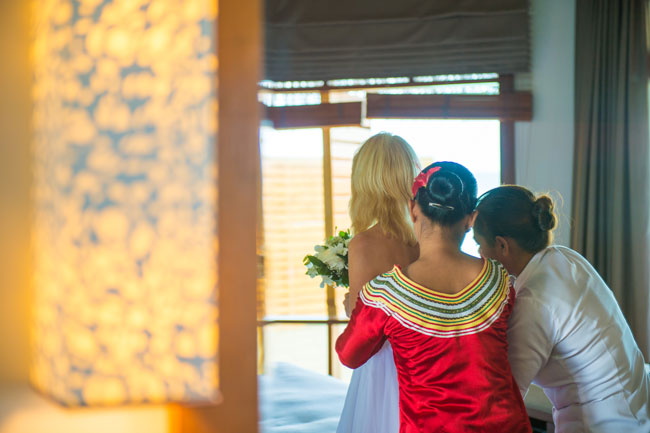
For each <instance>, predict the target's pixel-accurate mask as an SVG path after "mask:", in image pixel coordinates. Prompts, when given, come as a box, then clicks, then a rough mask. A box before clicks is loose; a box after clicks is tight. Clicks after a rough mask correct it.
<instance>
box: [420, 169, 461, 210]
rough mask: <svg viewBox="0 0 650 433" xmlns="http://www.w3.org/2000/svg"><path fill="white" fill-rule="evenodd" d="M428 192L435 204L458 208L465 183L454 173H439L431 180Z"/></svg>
mask: <svg viewBox="0 0 650 433" xmlns="http://www.w3.org/2000/svg"><path fill="white" fill-rule="evenodd" d="M427 192H428V193H429V196H430V197H431V199H432V201H433V202H435V203H438V204H441V205H444V206H450V207H453V208H456V207H458V205H459V204H460V195H461V194H462V192H463V182H462V181H461V180H460V178H459V177H458V176H457V175H456V174H454V173H452V172H448V171H439V172H437V173H434V175H433V176H431V178H430V179H429V184H428V185H427ZM459 210H460V209H459Z"/></svg>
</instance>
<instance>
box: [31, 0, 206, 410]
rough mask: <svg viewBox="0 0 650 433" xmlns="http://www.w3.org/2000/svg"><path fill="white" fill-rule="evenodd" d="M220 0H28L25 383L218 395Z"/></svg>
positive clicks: (73, 389)
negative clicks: (29, 204) (28, 340)
mask: <svg viewBox="0 0 650 433" xmlns="http://www.w3.org/2000/svg"><path fill="white" fill-rule="evenodd" d="M216 3H217V2H216V1H213V0H184V1H182V2H179V1H173V0H37V1H35V2H34V9H33V16H34V24H35V27H34V42H33V53H32V54H33V63H34V71H35V77H34V92H33V93H34V95H33V97H34V118H33V125H34V131H35V132H34V135H35V138H34V143H33V154H34V201H35V211H34V231H33V243H34V246H33V250H34V266H35V271H34V285H35V295H34V296H35V298H34V319H33V320H34V326H33V331H34V332H33V343H34V355H33V363H32V366H31V379H32V383H33V384H34V386H35V387H36V388H37V389H39V390H40V391H42V392H43V393H45V394H47V395H48V396H51V397H52V398H54V399H55V400H57V401H58V402H60V403H62V404H64V405H67V406H106V405H116V404H130V403H148V402H152V403H153V402H191V403H201V402H211V401H215V399H217V397H218V383H217V380H218V379H217V377H218V376H217V326H216V323H217V303H216V302H217V297H216V275H217V272H216V250H217V240H216V216H217V209H216V164H215V156H216V152H215V136H216V128H217V125H216V118H217V112H216V107H217V104H216V68H217V56H216V52H215V26H216V17H217V11H216Z"/></svg>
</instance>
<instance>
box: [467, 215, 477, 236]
mask: <svg viewBox="0 0 650 433" xmlns="http://www.w3.org/2000/svg"><path fill="white" fill-rule="evenodd" d="M477 216H478V212H477V211H474V212H472V213H471V214H469V215H468V216H467V217H466V220H465V233H467V232H468V231H470V230H471V229H472V227H474V223H475V222H476V217H477Z"/></svg>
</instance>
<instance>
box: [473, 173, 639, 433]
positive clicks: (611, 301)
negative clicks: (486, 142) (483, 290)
mask: <svg viewBox="0 0 650 433" xmlns="http://www.w3.org/2000/svg"><path fill="white" fill-rule="evenodd" d="M477 211H478V215H477V218H476V222H475V226H474V233H475V237H476V241H477V242H478V244H479V245H480V251H481V254H482V255H484V256H485V257H489V258H494V259H496V260H498V261H500V262H501V263H502V264H503V265H504V266H505V267H506V269H507V270H508V272H509V273H510V274H511V275H513V276H514V277H516V279H515V282H514V287H515V291H516V293H517V298H516V299H517V301H516V303H515V307H514V312H513V314H512V316H510V323H509V331H508V343H509V359H510V365H511V367H512V372H513V375H514V377H515V380H516V381H517V384H518V386H519V389H520V391H521V392H522V394H525V393H526V391H527V389H528V387H529V385H530V384H531V382H532V383H535V384H537V385H539V386H541V387H542V388H543V389H544V392H545V394H546V395H547V397H548V398H549V400H550V401H551V402H552V403H553V407H554V408H553V420H554V422H555V427H556V431H557V432H558V433H568V432H603V433H605V432H606V433H618V432H621V433H622V432H650V398H649V394H650V382H649V379H648V375H647V374H646V372H645V365H644V360H643V355H642V354H641V351H640V350H639V348H638V347H637V344H636V342H635V341H634V337H633V336H632V332H631V331H630V328H629V326H628V324H627V322H626V321H625V318H624V317H623V313H622V312H621V310H620V308H619V306H618V304H617V302H616V299H615V298H614V295H613V293H612V291H611V290H610V289H609V288H608V287H607V285H606V284H605V282H604V281H603V280H602V278H601V277H600V276H599V275H598V273H597V272H596V270H595V269H594V268H593V267H592V266H591V265H590V264H589V262H588V261H587V260H586V259H585V258H584V257H582V256H581V255H580V254H578V253H577V252H575V251H573V250H571V249H569V248H565V247H561V246H548V245H549V243H550V241H551V237H552V233H551V231H552V229H553V228H554V227H555V225H556V217H555V215H554V213H553V202H552V201H551V199H550V198H549V197H548V196H541V197H535V196H534V195H533V194H532V193H531V192H530V191H528V190H527V189H526V188H523V187H520V186H502V187H498V188H495V189H493V190H491V191H488V192H487V193H485V194H484V195H483V196H482V197H481V198H480V200H479V204H478V206H477Z"/></svg>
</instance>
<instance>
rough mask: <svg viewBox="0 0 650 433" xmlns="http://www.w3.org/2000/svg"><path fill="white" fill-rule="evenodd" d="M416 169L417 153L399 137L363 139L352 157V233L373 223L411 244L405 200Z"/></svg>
mask: <svg viewBox="0 0 650 433" xmlns="http://www.w3.org/2000/svg"><path fill="white" fill-rule="evenodd" d="M419 171H420V163H419V162H418V159H417V156H416V155H415V152H414V151H413V149H412V148H411V146H410V145H409V144H408V143H407V142H406V141H405V140H404V139H403V138H402V137H399V136H397V135H393V134H389V133H387V132H381V133H379V134H377V135H373V136H372V137H370V138H369V139H368V140H366V142H365V143H363V144H362V145H361V147H360V148H359V150H358V151H357V152H356V154H355V155H354V159H353V160H352V176H351V177H352V179H351V180H352V196H351V197H350V206H349V207H350V219H351V220H352V232H353V233H359V232H362V231H364V230H368V229H369V228H370V227H372V226H374V225H375V224H377V225H379V227H380V229H381V230H382V231H383V232H384V233H385V234H387V235H392V236H393V237H395V238H397V239H400V240H402V241H403V242H405V243H406V244H408V245H415V243H416V240H415V234H414V232H413V226H412V224H411V219H410V217H409V212H408V202H409V200H411V199H412V198H413V197H411V187H412V186H413V179H414V178H415V176H416V175H417V173H418V172H419Z"/></svg>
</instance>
